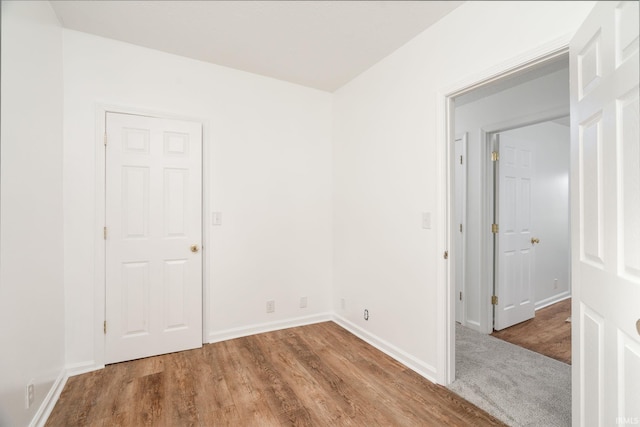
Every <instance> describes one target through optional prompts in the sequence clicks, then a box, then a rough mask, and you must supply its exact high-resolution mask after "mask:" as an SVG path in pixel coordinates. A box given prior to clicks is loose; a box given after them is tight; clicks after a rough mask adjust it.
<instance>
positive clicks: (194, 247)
mask: <svg viewBox="0 0 640 427" xmlns="http://www.w3.org/2000/svg"><path fill="white" fill-rule="evenodd" d="M199 250H200V248H199V247H198V245H191V252H193V253H194V254H195V253H196V252H198V251H199Z"/></svg>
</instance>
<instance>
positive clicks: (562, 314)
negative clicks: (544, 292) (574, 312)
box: [491, 299, 571, 365]
mask: <svg viewBox="0 0 640 427" xmlns="http://www.w3.org/2000/svg"><path fill="white" fill-rule="evenodd" d="M570 316H571V299H566V300H564V301H560V302H558V303H556V304H553V305H550V306H549V307H545V308H542V309H540V310H538V311H536V317H534V318H533V319H530V320H527V321H525V322H522V323H518V324H517V325H514V326H511V327H510V328H506V329H503V330H501V331H494V332H493V333H492V334H491V335H493V336H494V337H496V338H500V339H501V340H504V341H507V342H510V343H511V344H515V345H519V346H520V347H524V348H526V349H529V350H531V351H535V352H536V353H540V354H544V355H545V356H548V357H551V358H553V359H556V360H559V361H561V362H564V363H568V364H569V365H570V364H571V322H567V321H566V320H567V318H568V317H570Z"/></svg>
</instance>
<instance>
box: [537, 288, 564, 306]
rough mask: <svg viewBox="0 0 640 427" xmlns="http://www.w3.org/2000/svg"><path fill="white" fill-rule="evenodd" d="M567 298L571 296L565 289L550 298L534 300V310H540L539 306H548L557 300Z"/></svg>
mask: <svg viewBox="0 0 640 427" xmlns="http://www.w3.org/2000/svg"><path fill="white" fill-rule="evenodd" d="M568 298H571V293H570V292H569V291H565V292H562V293H559V294H558V295H554V296H552V297H550V298H547V299H543V300H542V301H538V302H536V310H540V309H541V308H545V307H549V306H550V305H553V304H555V303H557V302H560V301H564V300H566V299H568Z"/></svg>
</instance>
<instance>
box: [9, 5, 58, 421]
mask: <svg viewBox="0 0 640 427" xmlns="http://www.w3.org/2000/svg"><path fill="white" fill-rule="evenodd" d="M1 74H2V88H1V91H2V106H1V110H2V117H1V119H0V120H1V121H2V136H1V140H2V142H1V159H2V160H1V166H0V170H1V183H2V185H1V190H0V197H1V200H0V205H1V221H2V222H1V225H0V236H1V237H0V346H1V348H2V350H0V425H2V426H23V425H28V424H29V423H30V422H31V420H32V419H34V417H38V418H39V417H40V415H41V414H39V413H38V409H39V407H40V406H41V404H42V403H43V401H44V400H45V397H46V396H47V394H48V393H49V392H52V391H53V390H54V389H55V387H56V385H57V384H59V382H60V381H61V380H62V379H63V372H64V363H65V353H64V306H63V304H64V286H63V270H62V249H63V235H62V90H63V88H62V29H61V28H60V25H59V23H58V21H57V18H56V16H55V14H54V12H53V10H52V9H51V5H50V4H49V2H20V1H17V2H10V1H3V2H2V71H1ZM30 381H33V384H34V386H35V399H34V402H33V404H32V406H31V407H30V408H29V409H25V389H26V386H27V384H28V383H29V382H30Z"/></svg>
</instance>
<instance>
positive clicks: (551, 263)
mask: <svg viewBox="0 0 640 427" xmlns="http://www.w3.org/2000/svg"><path fill="white" fill-rule="evenodd" d="M569 142H570V135H569V126H565V125H562V124H557V123H554V122H551V121H550V122H544V123H539V124H536V125H532V126H525V127H522V128H518V129H512V130H509V131H507V132H500V143H501V144H503V143H509V144H510V145H515V146H518V144H527V145H528V146H530V147H532V149H533V175H532V180H531V181H532V186H531V229H532V233H533V234H532V237H537V238H538V239H540V243H539V244H537V245H535V247H534V249H533V250H534V252H533V254H534V257H533V260H534V261H533V262H534V267H533V271H532V273H533V277H532V279H533V280H532V282H533V284H534V298H535V306H536V309H538V308H541V307H545V306H547V305H550V304H553V303H554V302H558V301H559V300H561V299H564V298H566V297H568V296H569V295H570V281H569V277H570V254H571V246H570V240H569V239H570V236H569ZM556 280H557V283H556V282H555V281H556Z"/></svg>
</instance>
